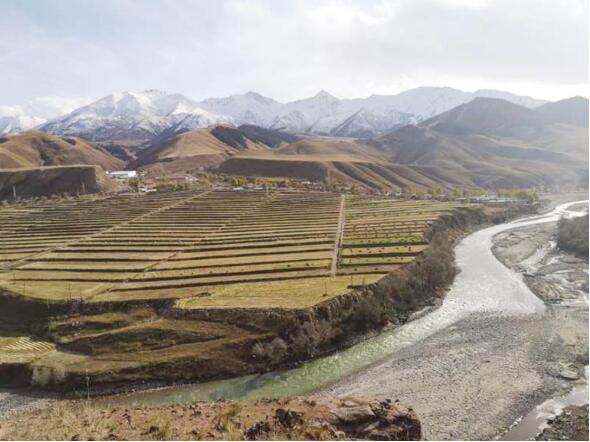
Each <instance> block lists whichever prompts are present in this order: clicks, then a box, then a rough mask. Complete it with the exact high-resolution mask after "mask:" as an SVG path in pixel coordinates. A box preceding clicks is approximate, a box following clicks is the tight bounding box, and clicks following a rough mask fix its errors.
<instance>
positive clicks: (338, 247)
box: [330, 195, 346, 276]
mask: <svg viewBox="0 0 590 442" xmlns="http://www.w3.org/2000/svg"><path fill="white" fill-rule="evenodd" d="M345 208H346V195H342V196H341V197H340V215H339V217H338V228H337V229H336V239H335V240H334V252H333V254H332V267H331V268H330V276H336V272H337V271H338V262H339V261H340V253H341V251H342V236H343V235H344V213H345Z"/></svg>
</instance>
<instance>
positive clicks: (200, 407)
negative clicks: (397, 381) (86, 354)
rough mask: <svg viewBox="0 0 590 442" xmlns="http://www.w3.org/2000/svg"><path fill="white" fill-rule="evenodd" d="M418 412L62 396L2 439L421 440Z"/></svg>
mask: <svg viewBox="0 0 590 442" xmlns="http://www.w3.org/2000/svg"><path fill="white" fill-rule="evenodd" d="M421 435H422V434H421V427H420V422H419V421H418V419H417V417H416V414H415V412H414V411H413V410H412V409H411V408H408V407H406V406H404V405H401V404H399V403H397V402H393V401H391V400H381V401H376V400H369V399H363V398H347V399H342V400H340V399H334V400H325V399H319V398H312V397H310V398H292V399H280V400H262V401H251V402H235V401H216V402H195V403H192V404H187V405H177V406H169V407H161V408H104V407H101V406H98V405H96V404H95V403H94V402H93V401H73V402H72V401H61V402H54V403H52V404H51V406H50V407H46V408H44V409H41V410H35V411H30V412H25V413H19V414H15V415H13V416H11V417H8V418H5V419H2V420H0V439H2V440H351V439H365V440H366V439H369V440H420V438H421Z"/></svg>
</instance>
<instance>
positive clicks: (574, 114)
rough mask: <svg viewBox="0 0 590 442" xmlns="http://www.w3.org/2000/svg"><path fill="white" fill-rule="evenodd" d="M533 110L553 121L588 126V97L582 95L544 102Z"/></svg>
mask: <svg viewBox="0 0 590 442" xmlns="http://www.w3.org/2000/svg"><path fill="white" fill-rule="evenodd" d="M535 110H536V111H537V112H540V113H542V114H543V115H545V116H547V117H548V118H550V119H551V120H552V121H553V122H555V123H563V124H570V125H573V126H580V127H588V99H587V98H584V97H571V98H566V99H564V100H559V101H555V102H553V103H546V104H544V105H542V106H539V107H538V108H536V109H535Z"/></svg>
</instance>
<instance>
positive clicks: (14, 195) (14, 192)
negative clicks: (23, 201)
mask: <svg viewBox="0 0 590 442" xmlns="http://www.w3.org/2000/svg"><path fill="white" fill-rule="evenodd" d="M12 197H13V198H14V200H15V201H16V186H12Z"/></svg>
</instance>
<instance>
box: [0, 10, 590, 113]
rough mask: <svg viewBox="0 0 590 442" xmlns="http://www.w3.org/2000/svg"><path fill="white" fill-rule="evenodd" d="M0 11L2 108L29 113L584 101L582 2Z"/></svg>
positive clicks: (585, 37) (584, 23) (585, 18)
mask: <svg viewBox="0 0 590 442" xmlns="http://www.w3.org/2000/svg"><path fill="white" fill-rule="evenodd" d="M2 6H3V19H2V26H0V84H2V85H3V87H2V88H0V103H2V104H5V105H15V104H17V105H20V106H21V108H23V109H25V108H27V107H28V106H32V107H34V108H36V109H38V112H40V114H39V115H41V114H43V115H51V114H52V113H53V112H54V110H53V109H56V110H55V111H56V112H57V109H62V110H65V109H66V108H69V107H71V105H73V104H74V103H75V102H76V103H85V102H87V101H89V100H91V99H96V98H98V97H100V96H103V95H106V94H109V93H112V92H115V91H121V90H141V89H148V88H158V89H163V90H167V91H170V92H176V91H177V92H182V93H184V94H186V95H188V96H190V97H193V98H195V99H202V98H206V97H211V96H224V95H229V94H232V93H242V92H245V91H248V90H255V91H258V92H260V93H262V94H264V95H268V96H271V97H274V98H277V99H279V100H291V99H297V98H302V97H305V96H310V95H313V94H315V93H316V92H317V91H318V90H320V89H326V90H328V91H329V92H330V93H332V94H334V95H336V96H340V97H359V96H367V95H370V94H372V93H379V94H388V93H397V92H400V91H402V90H405V89H409V88H412V87H416V86H421V85H433V86H452V87H456V88H459V89H463V90H475V89H478V88H497V89H504V90H509V91H512V92H515V93H519V94H526V95H531V96H535V97H539V98H548V99H559V98H563V97H566V96H571V95H575V94H584V95H587V88H588V2H587V1H586V0H519V1H512V0H493V1H492V0H412V1H410V0H387V1H385V0H364V1H361V0H358V1H348V0H325V1H317V0H314V1H312V0H298V1H273V0H225V1H212V0H211V1H198V2H195V1H190V0H175V1H163V0H85V1H84V2H80V1H77V0H4V1H3V2H2ZM8 85H10V87H8ZM38 97H42V98H38ZM52 97H53V98H52ZM60 97H73V98H67V99H64V98H60ZM68 100H70V101H68ZM45 118H47V117H45Z"/></svg>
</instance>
